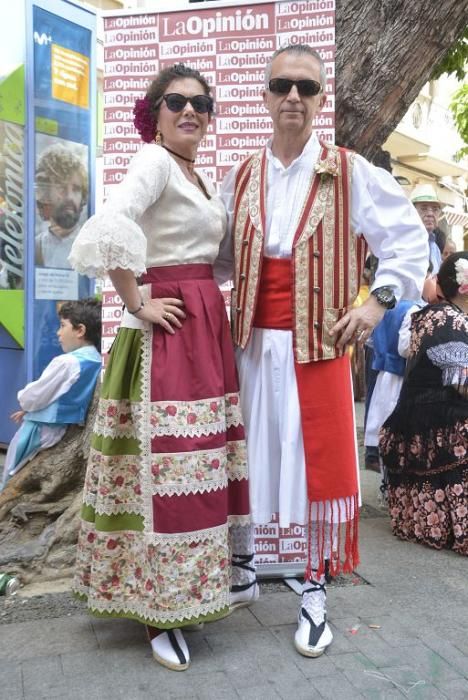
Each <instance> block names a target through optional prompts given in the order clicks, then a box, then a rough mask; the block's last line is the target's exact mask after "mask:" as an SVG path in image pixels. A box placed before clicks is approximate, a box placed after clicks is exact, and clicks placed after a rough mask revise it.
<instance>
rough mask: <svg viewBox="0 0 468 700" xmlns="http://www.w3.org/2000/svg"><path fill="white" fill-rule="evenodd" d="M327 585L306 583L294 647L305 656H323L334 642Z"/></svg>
mask: <svg viewBox="0 0 468 700" xmlns="http://www.w3.org/2000/svg"><path fill="white" fill-rule="evenodd" d="M326 598H327V593H326V590H325V583H319V582H318V581H314V580H312V581H308V582H307V583H304V589H303V593H302V606H301V609H300V611H299V620H298V627H297V631H296V634H295V635H294V645H295V647H296V649H297V651H298V652H299V654H302V655H303V656H311V657H316V656H321V655H322V654H323V652H324V651H325V649H326V648H327V647H329V646H330V644H331V643H332V641H333V634H332V631H331V629H330V627H329V625H328V623H327V613H326V607H325V601H326Z"/></svg>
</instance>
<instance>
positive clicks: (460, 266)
mask: <svg viewBox="0 0 468 700" xmlns="http://www.w3.org/2000/svg"><path fill="white" fill-rule="evenodd" d="M455 271H456V280H457V283H458V291H459V293H460V294H468V260H465V258H458V260H457V262H456V263H455Z"/></svg>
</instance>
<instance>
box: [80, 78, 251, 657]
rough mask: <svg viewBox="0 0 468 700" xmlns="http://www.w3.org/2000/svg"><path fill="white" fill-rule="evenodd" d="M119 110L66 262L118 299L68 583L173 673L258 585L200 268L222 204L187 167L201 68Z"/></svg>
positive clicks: (208, 258) (232, 385)
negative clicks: (120, 164) (201, 633)
mask: <svg viewBox="0 0 468 700" xmlns="http://www.w3.org/2000/svg"><path fill="white" fill-rule="evenodd" d="M134 113H135V126H136V128H137V130H138V131H139V133H140V134H141V136H142V139H143V140H144V141H145V142H146V145H144V146H143V147H142V149H141V150H140V151H139V152H138V153H137V154H136V155H135V156H134V158H133V160H132V161H131V163H130V165H129V168H128V173H127V176H126V178H125V179H124V180H123V182H122V183H121V184H120V185H118V186H116V187H115V188H114V189H113V190H112V193H111V195H110V197H109V199H108V200H107V202H106V204H105V205H104V207H103V209H102V210H101V212H100V213H99V214H98V215H97V216H93V217H92V218H91V219H89V220H88V222H87V223H86V224H85V226H84V227H83V228H82V230H81V232H80V235H79V237H78V239H77V241H76V242H75V244H74V246H73V250H72V254H71V256H70V259H71V262H72V264H73V266H74V268H75V269H77V270H78V271H79V272H81V273H84V274H87V275H90V276H103V275H105V274H108V275H109V277H110V278H111V280H112V283H113V284H114V287H115V289H116V290H117V292H118V293H119V295H120V297H121V298H122V300H123V302H124V304H125V310H124V313H123V318H122V323H121V327H120V329H119V332H118V334H117V338H116V340H115V343H114V345H113V348H112V351H111V353H110V357H109V363H108V366H107V370H106V374H105V378H104V381H103V386H102V395H101V399H100V402H99V409H98V416H97V420H96V425H95V429H94V434H93V438H92V447H91V454H90V458H89V464H88V470H87V475H86V482H85V489H84V506H83V512H82V527H81V533H80V538H79V543H78V556H77V572H76V577H75V582H74V590H75V591H76V593H78V594H79V595H81V596H83V597H84V598H85V599H86V600H87V603H88V607H89V609H90V611H91V612H92V613H95V614H101V615H105V616H109V615H110V616H114V617H127V618H132V619H135V620H139V621H141V622H143V623H144V624H145V625H146V626H147V630H148V634H149V638H150V641H151V645H152V649H153V654H154V656H155V658H156V659H157V660H158V661H159V662H160V663H161V664H163V665H164V666H166V667H168V668H171V669H173V670H184V669H186V668H187V667H188V665H189V663H190V656H189V651H188V648H187V644H186V642H185V639H184V637H183V634H182V628H183V627H186V626H188V625H193V624H194V623H196V624H198V623H201V622H204V621H208V620H210V621H211V620H215V619H218V618H220V617H223V616H225V615H226V614H227V612H228V611H229V605H230V603H233V602H234V603H237V604H243V603H244V604H245V603H248V602H250V600H251V599H253V598H255V597H256V595H257V590H258V587H257V584H256V582H255V574H254V571H253V569H252V567H251V566H250V565H249V564H250V561H251V559H252V552H253V547H252V543H251V540H250V537H251V535H250V532H251V530H250V528H249V527H248V525H249V522H250V518H249V502H248V482H247V467H246V453H245V443H244V428H243V424H242V417H241V413H240V403H239V395H238V380H237V374H236V370H235V364H234V356H233V350H232V345H231V338H230V331H229V325H228V320H227V315H226V311H225V304H224V300H223V297H222V294H221V293H220V291H219V288H218V286H217V284H216V282H215V281H214V280H213V270H212V263H213V262H214V260H215V259H216V256H217V254H218V249H219V244H220V241H221V239H222V237H223V234H224V231H225V227H226V214H225V210H224V206H223V204H222V201H221V199H220V198H219V197H218V196H217V194H216V193H215V190H214V188H213V186H212V185H211V183H210V181H209V179H208V178H207V177H206V176H205V175H204V174H203V173H201V172H198V171H197V170H195V169H194V163H195V159H196V153H197V148H198V146H199V144H200V141H201V140H202V138H203V137H204V136H205V134H206V131H207V128H208V125H209V123H210V120H211V117H212V114H213V99H212V97H211V96H210V88H209V85H208V84H207V82H206V80H205V78H204V77H203V76H201V75H200V74H199V73H198V71H195V70H192V69H191V68H188V67H186V66H184V65H181V64H179V65H175V66H172V67H170V68H165V69H164V70H162V71H161V72H160V73H159V74H158V76H157V77H156V78H155V80H154V81H153V82H152V83H151V85H150V87H149V89H148V92H147V94H146V97H145V98H143V99H142V100H137V103H136V105H135V111H134ZM233 543H234V544H233ZM231 564H234V565H236V566H234V568H233V569H232V574H233V575H232V577H231ZM231 578H232V580H231ZM231 584H233V585H232V588H231ZM230 588H231V590H233V591H234V593H230Z"/></svg>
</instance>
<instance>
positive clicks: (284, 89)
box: [268, 78, 322, 97]
mask: <svg viewBox="0 0 468 700" xmlns="http://www.w3.org/2000/svg"><path fill="white" fill-rule="evenodd" d="M293 85H295V86H296V88H297V91H298V93H299V95H300V96H301V97H313V96H314V95H318V94H319V92H321V91H322V86H321V85H320V83H318V82H317V81H316V80H289V78H272V79H271V80H270V82H269V83H268V89H269V90H270V92H273V93H274V94H275V95H289V93H290V92H291V88H292V86H293Z"/></svg>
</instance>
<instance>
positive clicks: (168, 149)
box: [161, 143, 196, 165]
mask: <svg viewBox="0 0 468 700" xmlns="http://www.w3.org/2000/svg"><path fill="white" fill-rule="evenodd" d="M161 146H162V147H163V148H165V149H166V151H169V153H172V155H173V156H177V158H180V159H181V160H185V161H186V162H187V163H192V165H193V164H194V163H195V160H196V158H194V159H193V160H192V159H191V158H186V157H185V156H181V155H180V153H176V152H175V151H173V150H172V149H171V148H169V146H165V145H164V144H163V143H162V144H161Z"/></svg>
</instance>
